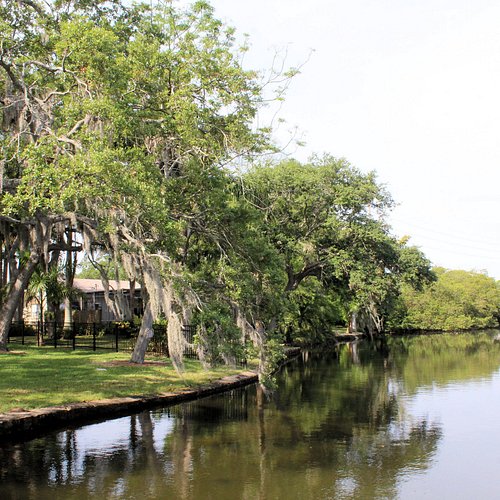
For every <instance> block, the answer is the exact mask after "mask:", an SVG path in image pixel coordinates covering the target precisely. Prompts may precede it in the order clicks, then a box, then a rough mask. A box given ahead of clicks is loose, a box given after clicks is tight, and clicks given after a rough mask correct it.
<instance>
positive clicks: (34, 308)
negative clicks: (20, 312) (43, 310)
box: [31, 304, 40, 319]
mask: <svg viewBox="0 0 500 500" xmlns="http://www.w3.org/2000/svg"><path fill="white" fill-rule="evenodd" d="M39 314H40V306H39V305H38V304H31V317H32V318H33V319H38V315H39Z"/></svg>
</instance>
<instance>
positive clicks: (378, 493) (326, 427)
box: [0, 334, 500, 499]
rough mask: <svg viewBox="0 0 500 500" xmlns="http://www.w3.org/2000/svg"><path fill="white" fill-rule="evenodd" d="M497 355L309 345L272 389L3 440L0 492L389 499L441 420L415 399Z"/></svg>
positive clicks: (435, 440)
mask: <svg viewBox="0 0 500 500" xmlns="http://www.w3.org/2000/svg"><path fill="white" fill-rule="evenodd" d="M499 354H500V344H499V343H494V342H493V340H492V336H490V335H484V334H481V335H461V336H432V337H415V338H399V339H389V340H388V341H386V342H383V343H378V344H364V343H361V344H351V345H345V346H340V347H339V348H338V349H337V350H335V351H333V352H330V353H305V354H304V355H303V359H301V360H299V361H298V362H296V363H293V364H289V365H287V366H286V367H284V369H283V371H282V373H281V375H280V378H279V388H278V390H277V391H276V393H275V395H274V396H273V397H272V398H271V399H267V398H266V397H265V396H264V394H263V393H262V392H261V391H260V390H259V388H257V387H254V386H252V387H247V388H243V389H240V390H235V391H232V392H230V393H228V394H226V395H224V396H218V397H211V398H207V399H204V400H201V401H198V402H193V403H188V404H183V405H179V406H176V407H171V408H167V409H161V410H157V411H153V412H143V413H140V414H137V415H133V416H131V417H127V418H120V419H116V420H111V421H107V422H103V423H101V424H96V425H90V426H86V427H82V428H78V429H72V430H67V431H65V432H60V433H57V434H52V435H49V436H47V437H45V438H43V439H37V440H33V441H30V442H27V443H24V444H20V445H13V446H8V447H5V448H3V449H0V497H1V498H2V499H3V498H13V499H17V498H19V499H26V498H36V499H43V498H64V499H67V498H92V497H103V498H180V499H188V498H195V499H198V498H199V499H207V498H217V499H224V498H227V499H256V498H260V499H274V498H287V499H293V498H301V499H302V498H315V499H316V498H318V499H320V498H377V497H382V498H396V497H398V491H399V490H398V488H399V485H400V482H401V479H402V478H405V477H409V476H411V475H412V474H425V473H426V471H427V469H428V468H429V467H430V466H431V465H432V464H433V460H434V459H435V456H436V451H437V449H438V446H440V443H441V442H442V436H443V432H445V430H446V429H444V428H443V424H442V422H440V420H439V418H438V417H436V416H430V417H429V416H428V415H427V414H425V413H423V414H422V413H420V412H417V413H415V412H412V411H409V408H410V407H411V404H410V403H411V402H412V401H413V400H414V399H413V398H414V396H415V395H416V394H418V393H419V391H421V390H422V389H425V388H426V387H435V386H439V387H446V386H447V384H455V385H456V384H459V383H460V382H468V381H470V380H486V379H488V378H491V377H492V375H493V374H494V373H496V371H497V370H498V365H499V360H500V356H499Z"/></svg>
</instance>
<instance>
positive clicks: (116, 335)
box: [115, 323, 118, 352]
mask: <svg viewBox="0 0 500 500" xmlns="http://www.w3.org/2000/svg"><path fill="white" fill-rule="evenodd" d="M115 342H116V344H115V345H116V352H118V324H117V323H115Z"/></svg>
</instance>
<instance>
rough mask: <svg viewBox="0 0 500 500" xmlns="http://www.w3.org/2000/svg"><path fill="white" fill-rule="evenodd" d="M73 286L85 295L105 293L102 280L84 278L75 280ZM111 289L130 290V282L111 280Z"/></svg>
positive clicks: (137, 285) (138, 286) (137, 287)
mask: <svg viewBox="0 0 500 500" xmlns="http://www.w3.org/2000/svg"><path fill="white" fill-rule="evenodd" d="M73 286H74V287H75V288H77V289H78V290H80V291H81V292H84V293H95V292H104V286H103V284H102V281H101V280H100V279H98V280H96V279H84V278H75V279H74V280H73ZM135 288H136V290H137V289H140V288H141V286H140V285H139V284H136V285H135ZM109 289H110V291H112V290H118V289H121V290H130V282H129V281H127V280H120V281H115V280H109Z"/></svg>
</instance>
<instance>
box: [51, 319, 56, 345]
mask: <svg viewBox="0 0 500 500" xmlns="http://www.w3.org/2000/svg"><path fill="white" fill-rule="evenodd" d="M52 335H53V336H54V349H55V348H56V347H57V324H56V322H55V321H54V329H53V330H52Z"/></svg>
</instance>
